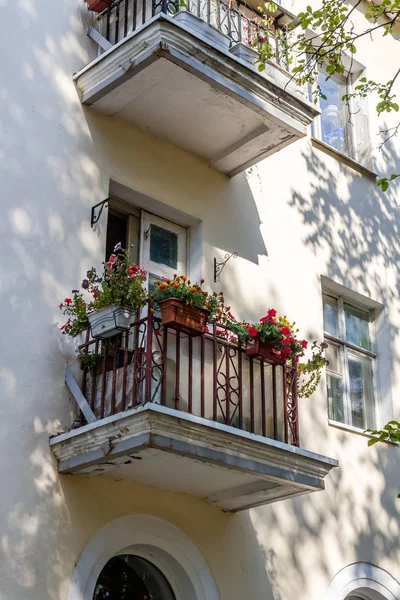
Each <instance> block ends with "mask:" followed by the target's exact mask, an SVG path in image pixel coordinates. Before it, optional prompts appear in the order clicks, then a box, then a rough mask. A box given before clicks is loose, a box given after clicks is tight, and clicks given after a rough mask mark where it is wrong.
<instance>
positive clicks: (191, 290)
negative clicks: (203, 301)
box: [189, 287, 197, 294]
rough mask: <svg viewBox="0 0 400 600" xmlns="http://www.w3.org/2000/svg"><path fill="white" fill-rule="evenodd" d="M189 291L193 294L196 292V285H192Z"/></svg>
mask: <svg viewBox="0 0 400 600" xmlns="http://www.w3.org/2000/svg"><path fill="white" fill-rule="evenodd" d="M189 291H190V293H191V294H194V293H195V292H197V290H196V288H195V287H191V288H190V290H189Z"/></svg>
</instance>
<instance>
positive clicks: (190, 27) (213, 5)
mask: <svg viewBox="0 0 400 600" xmlns="http://www.w3.org/2000/svg"><path fill="white" fill-rule="evenodd" d="M178 8H179V4H177V3H174V2H171V1H167V0H162V1H161V2H158V3H157V1H156V0H117V1H116V2H114V3H113V4H112V5H111V7H110V8H109V9H107V10H106V11H104V12H103V13H102V14H101V15H100V16H99V17H98V20H97V29H96V30H95V29H94V28H90V35H91V37H93V39H95V40H96V41H97V43H98V45H99V56H98V57H97V58H96V59H95V60H94V61H93V62H91V63H90V64H89V65H87V66H86V67H84V68H83V69H82V70H81V71H79V72H78V73H77V74H76V75H75V76H74V80H75V83H76V86H77V89H78V91H79V94H80V97H81V101H82V103H83V104H85V105H90V106H92V107H93V108H95V109H96V110H98V111H99V112H101V113H104V114H106V115H114V116H116V117H118V118H120V119H122V120H124V121H126V122H128V123H132V124H133V125H136V126H137V127H140V128H142V129H145V130H147V131H150V132H152V133H154V134H155V135H157V136H159V137H161V138H163V139H165V140H168V141H169V142H172V143H173V144H175V145H177V146H179V147H181V148H184V149H185V150H187V151H189V152H192V153H194V154H196V155H198V156H200V157H202V158H203V159H205V160H206V161H207V162H208V163H209V165H210V166H211V167H213V168H215V169H217V170H218V171H220V172H222V173H225V174H226V175H228V176H230V177H231V176H233V175H235V174H237V173H239V172H241V171H243V170H244V169H246V168H247V167H249V166H251V165H253V164H255V163H256V162H258V161H259V160H261V159H262V158H265V157H267V156H269V155H270V154H273V153H275V152H277V151H279V150H280V149H281V148H284V147H285V146H287V145H289V144H291V143H293V142H295V141H296V140H298V139H299V138H301V137H303V136H305V135H306V128H307V125H309V124H310V123H311V121H312V119H313V118H314V116H315V115H316V114H317V113H318V111H317V110H316V109H315V107H314V106H313V105H311V104H310V103H309V102H308V100H306V99H305V97H304V94H302V93H301V90H300V89H299V88H296V86H295V85H294V84H293V83H292V82H291V79H290V74H289V73H288V71H287V68H288V66H289V65H288V59H287V57H286V56H285V55H284V53H282V52H280V49H279V45H278V42H277V41H276V37H274V36H273V35H272V34H271V32H270V31H266V30H265V29H264V28H263V26H262V20H261V18H260V15H259V14H258V13H257V12H256V11H255V10H254V9H252V8H250V7H249V6H247V5H244V4H240V3H237V4H236V2H235V3H232V2H227V1H226V0H198V1H197V2H191V1H189V3H188V4H187V7H186V10H178ZM289 20H290V19H289ZM287 22H288V16H287V15H286V14H284V13H282V12H281V10H280V9H279V11H278V14H277V15H276V24H277V25H276V27H282V26H283V25H280V23H286V24H287ZM259 35H262V36H263V37H268V38H269V39H270V41H271V43H273V44H275V45H276V59H275V62H272V61H269V62H268V64H267V65H266V69H265V71H263V72H262V73H260V72H259V71H258V69H257V67H256V66H255V65H254V62H255V60H256V58H257V53H256V52H255V51H254V49H253V48H251V45H252V41H253V39H254V38H255V37H258V36H259Z"/></svg>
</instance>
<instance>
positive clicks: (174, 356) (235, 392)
mask: <svg viewBox="0 0 400 600" xmlns="http://www.w3.org/2000/svg"><path fill="white" fill-rule="evenodd" d="M146 312H147V315H146V316H143V315H142V316H141V315H139V314H138V315H137V320H136V321H135V322H134V323H132V324H131V327H130V330H129V332H128V333H121V334H119V335H118V336H116V337H115V338H112V339H110V340H106V341H99V340H94V339H91V337H90V333H89V331H87V333H86V339H85V343H84V344H83V345H82V346H81V347H80V348H81V353H82V356H83V364H85V365H86V367H85V368H84V369H83V375H82V382H81V390H82V393H83V395H84V396H85V398H86V401H87V402H88V404H89V405H90V407H91V410H92V411H93V413H94V415H95V417H96V419H98V420H100V419H103V418H105V417H107V416H110V415H115V414H116V413H120V412H123V411H126V410H128V409H131V408H135V407H138V406H140V405H144V404H146V403H148V402H152V403H156V404H160V405H163V406H167V407H169V408H172V409H175V410H178V411H181V412H185V413H189V414H192V415H195V416H198V417H201V418H204V419H209V420H211V421H215V422H218V423H223V424H225V425H229V426H232V427H236V428H238V429H241V430H244V431H247V432H249V433H255V434H258V435H261V436H264V437H268V438H271V439H275V440H279V441H284V442H286V443H289V444H292V445H295V446H298V445H299V421H298V410H297V389H296V378H295V377H293V368H292V366H281V365H274V364H270V363H269V362H268V361H266V360H258V359H254V358H250V357H247V355H246V352H245V348H244V347H243V345H242V344H240V343H239V342H238V341H237V340H234V339H230V338H232V336H231V334H230V332H229V331H228V330H226V329H225V327H223V326H220V325H215V324H214V325H209V328H210V329H209V331H208V332H207V333H206V334H205V335H200V336H196V337H193V336H189V335H187V333H184V332H182V331H181V330H179V329H172V328H166V327H162V325H161V321H160V318H159V316H157V313H156V314H153V313H152V311H147V310H146ZM84 423H85V420H84V417H83V415H82V414H81V417H80V423H79V425H80V426H81V425H84Z"/></svg>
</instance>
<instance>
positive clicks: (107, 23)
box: [106, 10, 111, 42]
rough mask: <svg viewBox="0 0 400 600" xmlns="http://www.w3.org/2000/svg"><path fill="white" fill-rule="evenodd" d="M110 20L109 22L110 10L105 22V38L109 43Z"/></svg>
mask: <svg viewBox="0 0 400 600" xmlns="http://www.w3.org/2000/svg"><path fill="white" fill-rule="evenodd" d="M110 20H111V10H109V11H108V13H107V20H106V38H107V40H108V41H109V42H111V40H110Z"/></svg>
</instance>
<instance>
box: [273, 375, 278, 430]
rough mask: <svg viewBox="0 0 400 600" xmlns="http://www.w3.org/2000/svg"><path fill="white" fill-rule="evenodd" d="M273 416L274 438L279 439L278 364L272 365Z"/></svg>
mask: <svg viewBox="0 0 400 600" xmlns="http://www.w3.org/2000/svg"><path fill="white" fill-rule="evenodd" d="M272 418H273V421H274V440H277V439H278V408H277V403H276V365H272Z"/></svg>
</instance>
